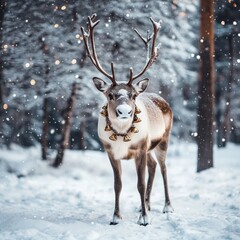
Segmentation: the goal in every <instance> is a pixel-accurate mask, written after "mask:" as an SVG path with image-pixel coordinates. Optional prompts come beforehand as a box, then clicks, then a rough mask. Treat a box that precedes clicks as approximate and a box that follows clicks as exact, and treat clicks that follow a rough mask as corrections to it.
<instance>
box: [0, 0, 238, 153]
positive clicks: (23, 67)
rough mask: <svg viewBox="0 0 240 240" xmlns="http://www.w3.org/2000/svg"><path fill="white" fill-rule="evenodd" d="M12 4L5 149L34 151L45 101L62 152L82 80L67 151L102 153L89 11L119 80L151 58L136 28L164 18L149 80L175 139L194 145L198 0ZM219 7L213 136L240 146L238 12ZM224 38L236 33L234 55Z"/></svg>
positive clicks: (5, 55) (5, 60) (5, 68)
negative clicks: (88, 41) (86, 39)
mask: <svg viewBox="0 0 240 240" xmlns="http://www.w3.org/2000/svg"><path fill="white" fill-rule="evenodd" d="M2 2H5V1H2ZM6 2H7V4H6V7H5V8H4V12H3V20H2V33H1V34H2V37H1V45H2V46H1V61H2V62H1V65H2V67H1V74H0V76H1V77H0V85H1V94H0V96H1V99H0V100H1V121H0V134H1V136H0V137H1V138H0V141H1V144H3V145H6V146H10V145H11V143H17V144H20V145H22V146H26V147H28V146H32V145H35V144H37V143H39V142H40V140H41V137H42V132H43V129H42V122H43V115H44V112H43V109H44V108H43V105H44V99H46V98H47V99H48V106H47V109H46V111H47V112H48V115H49V116H48V118H49V120H48V123H49V126H48V146H49V148H50V149H56V148H57V147H58V144H59V141H60V138H61V137H60V135H61V130H62V127H63V124H64V116H63V115H64V112H65V109H66V106H67V99H68V98H69V96H70V94H71V89H72V84H73V83H74V82H76V83H78V88H77V90H76V94H77V100H76V102H75V104H74V106H73V115H74V116H73V122H72V126H71V136H70V147H71V148H73V149H79V148H80V149H99V148H100V143H99V140H98V138H97V134H96V128H95V126H96V122H97V115H98V108H99V106H100V105H101V104H102V99H101V97H100V96H99V93H98V92H97V91H96V90H95V89H93V85H92V81H91V79H92V77H93V76H96V75H98V74H99V73H98V72H97V71H95V69H94V67H93V66H92V65H91V64H90V60H89V59H88V58H87V57H86V52H85V50H84V47H83V41H82V40H83V39H82V37H81V31H80V27H81V26H85V25H86V22H87V16H88V15H91V14H92V13H93V12H96V13H97V14H98V19H100V20H101V23H100V26H99V27H98V28H97V29H96V37H97V41H96V47H97V50H98V55H99V57H100V60H101V62H102V64H103V66H104V67H105V68H106V69H109V68H110V63H111V61H113V62H114V63H115V65H116V75H117V79H118V80H126V79H127V75H128V68H129V67H130V66H133V67H134V69H136V70H138V69H140V68H141V67H142V65H143V64H144V61H145V49H144V47H143V45H142V42H141V40H140V39H139V38H138V37H137V36H136V34H135V32H134V31H133V29H134V28H137V29H138V30H139V31H141V32H142V33H144V32H146V31H147V30H151V24H150V21H149V16H153V17H154V18H155V19H160V20H161V24H162V28H161V31H160V34H159V39H158V41H159V43H160V44H161V48H160V53H159V57H158V60H157V62H156V64H155V65H154V66H153V67H152V69H151V71H149V72H148V73H147V74H146V75H147V77H149V78H150V79H151V84H150V87H149V91H155V92H157V93H159V94H160V95H161V96H163V97H164V98H165V99H166V100H167V101H168V102H169V103H170V105H171V107H172V108H173V110H174V124H173V133H172V138H173V139H174V138H176V139H181V140H187V141H194V140H195V137H196V107H197V99H198V98H197V71H198V61H199V55H198V45H199V18H200V16H199V3H198V1H191V0H189V1H187V0H186V1H183V2H182V1H151V2H150V3H149V2H148V1H136V2H134V1H133V2H132V1H126V2H124V3H121V2H119V1H91V2H90V1H81V2H79V1H44V0H40V1H36V2H30V1H25V2H24V1H11V0H8V1H6ZM230 2H233V1H230ZM215 5H216V6H215V8H216V9H215V15H216V22H215V33H216V34H215V45H216V52H215V55H216V73H215V75H216V87H215V90H216V91H217V94H216V98H217V99H216V100H217V101H216V123H215V126H216V127H215V130H216V132H217V133H218V134H216V137H217V136H219V138H220V139H223V138H224V139H225V141H232V142H238V143H239V142H240V131H239V124H240V122H239V118H240V113H239V105H238V104H239V103H238V101H237V100H238V98H239V91H238V89H239V78H238V77H237V76H238V73H239V34H238V30H239V24H238V18H239V11H234V9H232V7H231V6H229V5H230V4H229V3H226V4H225V5H224V4H222V3H221V1H219V3H217V2H216V4H215ZM217 5H219V6H217ZM228 36H232V48H233V56H230V52H229V40H228ZM231 60H232V62H233V70H232V74H233V76H231V66H230V64H231ZM230 77H232V78H233V80H232V83H231V86H229V79H230ZM229 89H230V90H229ZM229 91H230V93H228V92H229ZM229 105H230V106H229ZM226 108H227V109H226ZM226 111H228V114H227V118H228V119H227V120H226V119H225V115H226ZM226 121H227V125H228V130H227V133H226V134H225V133H223V132H224V131H225V129H224V127H225V126H224V125H225V123H224V122H226ZM219 144H220V143H219Z"/></svg>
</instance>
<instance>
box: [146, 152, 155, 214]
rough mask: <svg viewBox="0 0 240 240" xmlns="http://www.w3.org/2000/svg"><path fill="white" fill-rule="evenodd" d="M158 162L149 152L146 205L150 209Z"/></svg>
mask: <svg viewBox="0 0 240 240" xmlns="http://www.w3.org/2000/svg"><path fill="white" fill-rule="evenodd" d="M156 166H157V163H156V161H155V159H154V158H153V156H152V154H151V153H148V154H147V167H148V181H147V190H146V207H147V209H148V210H149V211H150V210H151V207H150V198H151V192H152V185H153V180H154V177H155V172H156Z"/></svg>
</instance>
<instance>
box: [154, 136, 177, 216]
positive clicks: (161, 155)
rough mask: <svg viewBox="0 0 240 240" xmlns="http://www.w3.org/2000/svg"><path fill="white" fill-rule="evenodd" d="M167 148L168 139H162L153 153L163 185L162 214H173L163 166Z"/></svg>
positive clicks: (165, 169)
mask: <svg viewBox="0 0 240 240" xmlns="http://www.w3.org/2000/svg"><path fill="white" fill-rule="evenodd" d="M167 148H168V139H166V138H164V139H162V140H161V142H160V143H159V145H158V146H157V147H156V148H155V153H156V156H157V160H158V162H159V165H160V168H161V173H162V178H163V184H164V193H165V206H164V208H163V213H167V212H173V208H172V206H171V201H170V197H169V192H168V181H167V167H166V164H165V160H166V155H167Z"/></svg>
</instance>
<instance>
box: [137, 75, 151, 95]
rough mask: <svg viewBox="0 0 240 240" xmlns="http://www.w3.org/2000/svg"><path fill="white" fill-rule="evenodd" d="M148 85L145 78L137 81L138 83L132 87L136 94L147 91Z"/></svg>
mask: <svg viewBox="0 0 240 240" xmlns="http://www.w3.org/2000/svg"><path fill="white" fill-rule="evenodd" d="M148 83H149V79H148V78H145V79H143V80H141V81H139V82H138V83H136V84H134V85H133V86H134V88H135V90H136V91H137V92H138V93H141V92H144V91H145V90H146V89H147V86H148Z"/></svg>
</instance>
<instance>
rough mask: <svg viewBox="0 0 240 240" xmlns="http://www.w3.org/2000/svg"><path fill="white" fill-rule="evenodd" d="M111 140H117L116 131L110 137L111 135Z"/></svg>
mask: <svg viewBox="0 0 240 240" xmlns="http://www.w3.org/2000/svg"><path fill="white" fill-rule="evenodd" d="M109 139H110V140H112V141H117V135H116V134H115V133H113V134H112V135H111V136H110V137H109Z"/></svg>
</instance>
